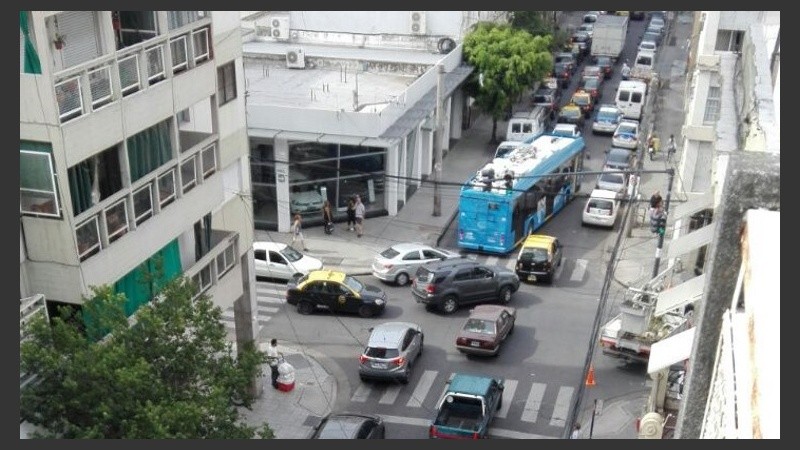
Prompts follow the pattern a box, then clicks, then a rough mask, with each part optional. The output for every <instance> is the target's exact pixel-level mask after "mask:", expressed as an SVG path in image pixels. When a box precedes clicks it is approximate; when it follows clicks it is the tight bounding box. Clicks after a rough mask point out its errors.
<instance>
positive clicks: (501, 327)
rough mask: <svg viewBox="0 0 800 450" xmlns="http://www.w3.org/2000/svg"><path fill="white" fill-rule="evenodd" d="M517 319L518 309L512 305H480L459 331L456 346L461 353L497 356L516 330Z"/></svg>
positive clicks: (474, 309)
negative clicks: (502, 345) (503, 344)
mask: <svg viewBox="0 0 800 450" xmlns="http://www.w3.org/2000/svg"><path fill="white" fill-rule="evenodd" d="M516 319H517V310H516V309H515V308H512V307H510V306H500V305H478V306H476V307H475V308H473V309H472V310H471V311H470V312H469V317H468V318H467V320H466V322H464V325H463V326H462V327H461V331H459V332H458V335H457V336H456V348H457V349H458V351H460V352H461V353H466V354H471V355H489V356H495V355H497V354H498V353H499V352H500V345H501V344H502V343H503V342H505V340H506V338H507V337H508V336H509V335H511V334H512V333H513V332H514V322H515V321H516Z"/></svg>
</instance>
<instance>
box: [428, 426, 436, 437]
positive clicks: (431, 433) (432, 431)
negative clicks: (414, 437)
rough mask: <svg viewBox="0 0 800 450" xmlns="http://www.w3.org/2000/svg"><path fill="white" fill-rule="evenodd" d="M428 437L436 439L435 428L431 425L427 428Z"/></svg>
mask: <svg viewBox="0 0 800 450" xmlns="http://www.w3.org/2000/svg"><path fill="white" fill-rule="evenodd" d="M428 437H436V428H435V427H434V426H433V425H431V426H430V427H428Z"/></svg>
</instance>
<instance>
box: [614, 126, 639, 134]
mask: <svg viewBox="0 0 800 450" xmlns="http://www.w3.org/2000/svg"><path fill="white" fill-rule="evenodd" d="M617 132H618V133H619V134H634V135H635V134H636V127H635V126H633V125H625V124H622V125H620V126H619V129H618V130H617Z"/></svg>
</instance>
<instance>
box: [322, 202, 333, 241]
mask: <svg viewBox="0 0 800 450" xmlns="http://www.w3.org/2000/svg"><path fill="white" fill-rule="evenodd" d="M322 223H323V224H324V225H325V234H331V233H332V232H333V211H332V210H331V202H329V201H328V200H325V203H323V204H322Z"/></svg>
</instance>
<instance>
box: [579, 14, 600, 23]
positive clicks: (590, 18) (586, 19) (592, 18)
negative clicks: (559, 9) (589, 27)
mask: <svg viewBox="0 0 800 450" xmlns="http://www.w3.org/2000/svg"><path fill="white" fill-rule="evenodd" d="M599 16H600V13H599V12H598V11H590V12H588V13H586V14H584V15H583V23H595V22H597V18H598V17H599Z"/></svg>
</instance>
